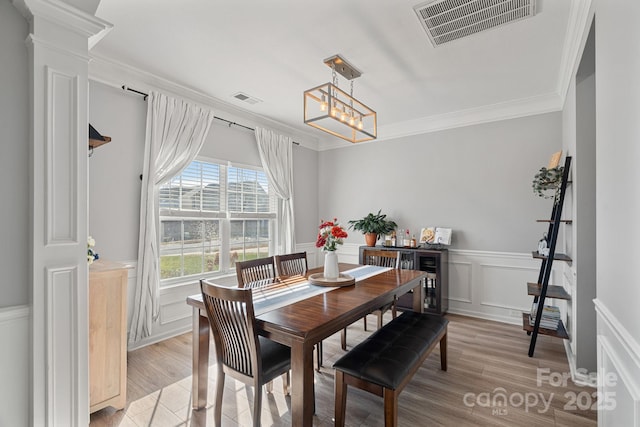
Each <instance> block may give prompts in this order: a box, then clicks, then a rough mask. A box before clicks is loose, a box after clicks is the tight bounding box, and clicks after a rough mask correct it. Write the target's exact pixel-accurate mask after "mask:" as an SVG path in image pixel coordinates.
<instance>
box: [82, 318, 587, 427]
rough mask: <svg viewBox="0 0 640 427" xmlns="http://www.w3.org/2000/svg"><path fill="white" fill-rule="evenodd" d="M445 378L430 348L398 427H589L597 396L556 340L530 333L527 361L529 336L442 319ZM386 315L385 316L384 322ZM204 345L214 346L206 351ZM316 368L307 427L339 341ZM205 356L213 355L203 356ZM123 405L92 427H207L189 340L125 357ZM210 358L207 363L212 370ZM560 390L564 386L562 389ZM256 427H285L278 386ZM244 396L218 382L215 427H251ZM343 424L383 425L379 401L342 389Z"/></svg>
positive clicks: (326, 401) (323, 400) (328, 413)
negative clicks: (534, 339)
mask: <svg viewBox="0 0 640 427" xmlns="http://www.w3.org/2000/svg"><path fill="white" fill-rule="evenodd" d="M369 317H370V320H369V324H368V325H369V327H368V329H369V332H365V331H364V330H363V328H362V326H363V324H362V322H356V323H354V324H353V325H351V326H350V327H349V334H348V342H347V344H348V346H349V347H348V348H351V347H352V346H353V345H355V344H356V343H358V342H359V341H360V340H362V339H363V338H364V337H366V336H367V335H368V334H370V333H371V331H372V330H373V329H374V328H375V325H374V321H375V318H374V317H371V316H369ZM447 318H448V319H449V320H450V323H449V335H448V340H449V344H448V365H449V366H448V371H447V372H443V371H441V370H440V355H439V349H436V350H434V351H433V353H432V354H431V355H430V356H429V358H428V359H427V360H426V361H425V363H424V365H423V366H422V367H421V368H420V369H419V370H418V372H417V373H416V375H415V376H414V378H413V380H412V381H411V382H410V383H409V384H408V385H407V387H406V388H405V389H404V391H403V392H402V394H401V395H400V402H399V418H398V421H399V424H400V425H401V426H425V425H430V426H440V425H441V426H456V427H458V426H532V425H535V426H592V425H593V426H595V425H596V424H597V423H596V420H597V412H596V410H595V409H593V410H592V409H591V405H593V407H595V403H596V402H595V398H594V396H595V395H596V393H595V392H596V390H595V389H593V388H589V387H581V386H577V385H575V384H573V382H572V381H571V379H570V378H568V379H566V380H565V381H563V376H564V378H566V377H569V366H568V364H567V359H566V356H565V353H564V346H563V344H562V340H560V339H557V338H551V337H547V336H539V337H538V343H537V346H536V354H535V357H533V358H529V357H528V356H527V350H528V346H529V337H528V336H527V334H526V332H524V331H523V330H522V329H521V328H520V327H518V326H514V325H507V324H503V323H497V322H490V321H486V320H480V319H474V318H469V317H463V316H457V315H447ZM388 320H390V314H387V315H386V316H385V322H386V321H388ZM211 345H213V343H212V344H211ZM323 351H324V367H323V368H322V372H320V373H316V385H315V390H316V415H315V417H314V425H315V426H332V425H333V421H332V418H333V370H332V369H331V366H332V364H333V362H334V361H335V360H337V359H338V358H339V357H340V356H341V355H342V354H344V352H343V351H342V350H341V349H340V334H339V333H338V334H335V335H334V336H332V337H330V338H329V339H326V340H324V341H323ZM212 354H213V351H212ZM128 356H129V358H128V383H127V407H126V409H125V410H123V411H114V410H113V409H112V408H106V409H103V410H101V411H98V412H96V413H94V414H92V415H91V424H90V425H91V427H98V426H136V427H140V426H161V427H162V426H213V425H214V423H213V401H214V397H213V394H214V393H213V392H214V390H215V379H214V378H215V376H214V371H213V370H212V368H210V380H209V402H208V405H207V409H206V410H201V411H192V410H191V392H190V390H191V335H190V334H185V335H181V336H178V337H175V338H172V339H170V340H167V341H164V342H161V343H158V344H155V345H151V346H148V347H145V348H142V349H139V350H136V351H133V352H130V353H129V355H128ZM213 363H214V362H213V357H212V359H211V362H210V364H211V365H213ZM563 383H564V384H563ZM262 393H264V394H263V403H262V405H263V408H262V419H261V421H262V425H263V426H286V425H290V424H291V418H290V405H291V401H290V398H289V397H285V396H284V394H283V393H282V385H281V383H280V379H278V380H276V384H275V385H274V387H273V393H272V394H268V393H266V391H264V390H263V391H262ZM252 403H253V390H252V388H251V387H245V386H244V384H241V383H239V382H235V381H234V380H233V379H230V378H228V377H227V380H226V382H225V392H224V401H223V408H222V414H223V415H222V417H223V419H222V422H223V425H227V426H247V425H251V422H252V419H251V407H252V406H251V405H252ZM346 417H347V425H348V426H383V425H384V418H383V414H382V399H381V398H379V397H377V396H374V395H372V394H369V393H366V392H362V391H360V390H356V389H352V388H349V391H348V395H347V415H346Z"/></svg>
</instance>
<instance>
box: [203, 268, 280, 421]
mask: <svg viewBox="0 0 640 427" xmlns="http://www.w3.org/2000/svg"><path fill="white" fill-rule="evenodd" d="M200 289H201V290H202V299H203V302H204V305H205V308H206V310H207V316H208V318H209V324H210V325H211V330H212V332H213V340H214V343H215V353H216V362H217V363H216V402H215V405H216V406H215V410H214V422H215V425H216V426H219V425H221V421H222V393H223V391H224V380H225V376H226V375H227V374H228V375H229V376H231V377H232V378H234V379H237V380H239V381H242V382H243V383H245V384H249V385H252V386H253V388H254V399H253V425H254V426H259V425H260V412H261V409H262V386H263V385H264V384H268V383H270V382H271V381H272V380H273V379H275V378H277V377H278V376H280V375H283V374H284V376H283V384H284V393H285V394H289V370H290V369H291V348H290V347H287V346H285V345H282V344H279V343H277V342H275V341H271V340H269V339H267V338H265V337H263V336H259V335H258V333H257V328H256V327H255V314H254V310H253V294H252V290H251V289H250V288H228V287H224V286H219V285H216V284H213V283H210V282H207V281H205V280H200Z"/></svg>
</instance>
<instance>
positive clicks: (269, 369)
mask: <svg viewBox="0 0 640 427" xmlns="http://www.w3.org/2000/svg"><path fill="white" fill-rule="evenodd" d="M258 340H259V341H260V355H261V356H262V375H263V376H264V378H265V382H269V381H271V380H272V379H274V378H276V377H278V376H279V375H281V374H282V373H283V372H285V371H287V370H288V369H287V368H290V367H291V347H287V346H286V345H282V344H280V343H277V342H275V341H272V340H270V339H268V338H265V337H263V336H258Z"/></svg>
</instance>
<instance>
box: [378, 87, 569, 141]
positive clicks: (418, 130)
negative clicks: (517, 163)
mask: <svg viewBox="0 0 640 427" xmlns="http://www.w3.org/2000/svg"><path fill="white" fill-rule="evenodd" d="M561 109H562V102H561V99H560V96H559V95H558V94H557V93H549V94H545V95H539V96H532V97H528V98H521V99H515V100H512V101H506V102H501V103H497V104H491V105H486V106H482V107H477V108H470V109H466V110H460V111H454V112H451V113H446V114H439V115H436V116H429V117H422V118H419V119H414V120H407V121H404V122H399V123H394V124H392V125H386V126H381V127H380V128H379V129H378V134H379V136H378V140H379V141H380V140H389V139H397V138H401V137H406V136H412V135H419V134H423V133H429V132H437V131H441V130H446V129H452V128H458V127H463V126H471V125H477V124H482V123H489V122H495V121H499V120H508V119H515V118H518V117H525V116H532V115H536V114H543V113H549V112H554V111H560V110H561Z"/></svg>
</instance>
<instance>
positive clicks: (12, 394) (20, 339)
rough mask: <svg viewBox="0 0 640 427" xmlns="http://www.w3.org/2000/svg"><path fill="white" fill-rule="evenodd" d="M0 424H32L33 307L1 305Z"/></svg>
mask: <svg viewBox="0 0 640 427" xmlns="http://www.w3.org/2000/svg"><path fill="white" fill-rule="evenodd" d="M0 337H2V346H3V347H4V350H3V351H0V378H2V382H1V383H0V426H26V425H29V357H27V355H28V354H29V347H30V346H29V341H30V332H29V307H28V306H26V305H21V306H14V307H6V308H0Z"/></svg>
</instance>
